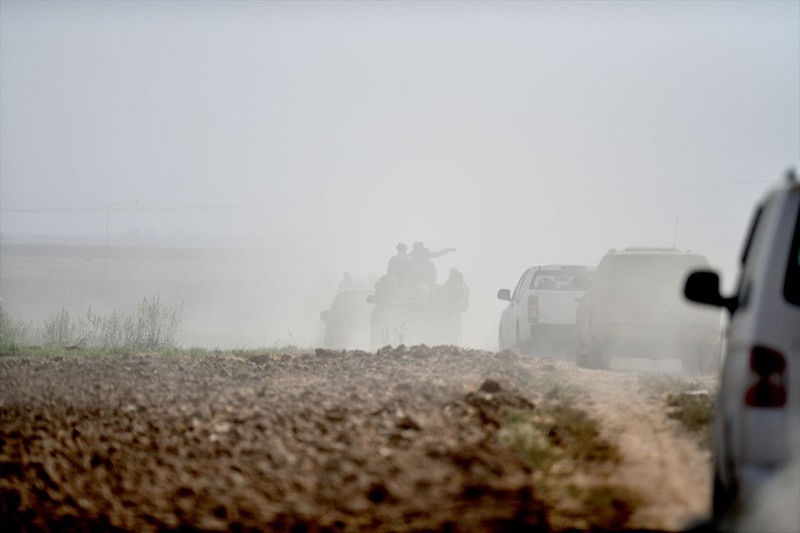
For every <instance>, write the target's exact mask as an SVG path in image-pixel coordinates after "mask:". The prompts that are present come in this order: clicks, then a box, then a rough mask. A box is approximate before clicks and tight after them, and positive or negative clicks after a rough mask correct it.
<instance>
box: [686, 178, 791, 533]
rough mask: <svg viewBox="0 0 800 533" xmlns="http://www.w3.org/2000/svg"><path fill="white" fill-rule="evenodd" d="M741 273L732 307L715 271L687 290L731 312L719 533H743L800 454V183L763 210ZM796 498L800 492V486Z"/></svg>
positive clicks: (719, 417) (721, 407) (717, 486)
mask: <svg viewBox="0 0 800 533" xmlns="http://www.w3.org/2000/svg"><path fill="white" fill-rule="evenodd" d="M791 175H792V174H790V176H791ZM740 269H741V272H740V277H739V284H738V290H737V294H736V295H735V296H733V297H730V298H723V297H722V296H720V295H719V279H718V277H717V278H716V279H715V277H716V274H714V273H713V272H699V273H695V274H693V275H692V276H690V278H689V279H687V283H686V295H687V297H689V298H690V299H693V300H695V301H698V302H701V303H708V304H712V305H720V306H724V307H727V308H728V309H729V310H730V311H731V316H730V321H729V326H728V328H727V343H726V344H727V346H726V349H725V357H724V360H723V365H722V372H721V376H720V386H719V392H718V396H717V401H716V403H715V412H714V426H713V451H714V467H715V481H714V502H713V503H714V516H715V520H716V521H717V525H718V527H719V528H720V529H722V530H734V531H735V530H739V529H740V527H739V526H738V525H737V524H740V523H744V522H742V521H743V520H746V519H747V517H748V516H750V515H751V511H752V512H754V511H755V510H753V509H748V507H750V506H752V505H753V503H752V502H755V501H760V498H759V493H760V492H761V489H762V487H763V486H764V483H765V482H768V481H770V480H771V479H774V478H775V477H776V476H777V475H779V473H780V471H781V470H782V469H783V468H784V467H786V466H787V465H789V464H790V462H791V461H792V460H794V461H797V459H798V457H797V456H798V455H800V183H798V182H797V178H796V174H794V178H793V179H792V178H791V177H790V178H789V179H787V182H786V183H785V184H784V185H783V186H781V187H778V188H777V189H776V190H774V191H772V192H770V193H769V194H768V195H767V196H766V198H765V199H764V200H763V201H762V202H761V203H760V204H759V205H758V206H757V208H756V211H755V215H754V217H753V223H752V225H751V229H750V231H749V234H748V236H747V239H746V242H745V247H744V250H743V253H742V257H741V266H740ZM693 282H694V283H693ZM795 483H796V484H800V479H796V480H795ZM787 490H788V491H793V493H797V492H798V491H797V486H796V485H795V486H793V487H787ZM797 507H798V505H797V502H796V501H794V502H793V503H792V504H790V505H788V506H786V507H785V508H784V509H785V512H787V513H791V512H793V510H796V509H797ZM795 525H797V524H795ZM764 526H765V527H766V524H764Z"/></svg>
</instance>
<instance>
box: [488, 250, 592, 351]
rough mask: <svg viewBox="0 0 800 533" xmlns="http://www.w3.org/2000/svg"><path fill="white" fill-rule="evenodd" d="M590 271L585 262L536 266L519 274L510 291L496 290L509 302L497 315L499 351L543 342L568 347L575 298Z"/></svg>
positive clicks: (573, 334) (572, 337)
mask: <svg viewBox="0 0 800 533" xmlns="http://www.w3.org/2000/svg"><path fill="white" fill-rule="evenodd" d="M593 272H594V267H592V266H586V265H536V266H532V267H530V268H528V269H527V270H525V272H523V273H522V276H520V279H519V281H518V282H517V286H516V288H515V289H514V292H513V293H511V291H509V290H507V289H501V290H500V291H498V293H497V297H498V298H499V299H501V300H505V301H508V305H507V306H506V308H505V309H504V310H503V313H502V315H501V317H500V329H499V332H498V340H499V348H500V350H506V349H509V348H520V349H529V348H532V347H534V345H542V344H545V345H550V346H552V345H557V346H560V347H565V346H566V345H568V346H569V348H570V349H571V348H572V347H573V345H574V342H575V340H576V338H577V337H576V332H575V327H576V315H577V308H578V300H580V298H581V297H582V296H583V294H584V292H586V288H587V287H588V285H589V281H590V280H591V277H592V274H593Z"/></svg>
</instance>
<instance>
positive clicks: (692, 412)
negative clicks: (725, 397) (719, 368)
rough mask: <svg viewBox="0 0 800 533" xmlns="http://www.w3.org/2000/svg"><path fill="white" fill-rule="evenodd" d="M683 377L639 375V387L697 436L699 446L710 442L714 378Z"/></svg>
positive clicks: (671, 416) (668, 414)
mask: <svg viewBox="0 0 800 533" xmlns="http://www.w3.org/2000/svg"><path fill="white" fill-rule="evenodd" d="M710 379H712V378H708V379H706V380H704V381H701V380H696V379H687V378H684V377H680V376H655V375H654V376H642V377H641V378H640V384H641V386H642V389H643V390H644V391H646V392H648V393H649V394H651V395H655V396H657V397H659V398H660V399H661V400H662V401H663V402H664V404H665V406H666V408H667V416H669V417H670V418H672V419H673V420H677V421H678V422H680V424H681V426H682V427H683V429H685V430H686V431H687V432H688V433H690V434H691V435H694V436H695V437H697V438H698V439H699V440H700V442H701V443H702V444H703V446H705V447H708V446H709V445H710V438H711V437H710V431H711V429H710V427H711V413H712V409H713V405H714V394H715V392H716V390H715V385H714V383H715V381H713V382H712V381H709V380H710Z"/></svg>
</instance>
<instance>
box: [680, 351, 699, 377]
mask: <svg viewBox="0 0 800 533" xmlns="http://www.w3.org/2000/svg"><path fill="white" fill-rule="evenodd" d="M700 357H701V356H700V354H698V353H697V352H695V351H690V352H689V353H688V354H684V355H683V357H681V371H682V372H683V373H684V374H686V375H688V376H696V375H698V374H699V373H700Z"/></svg>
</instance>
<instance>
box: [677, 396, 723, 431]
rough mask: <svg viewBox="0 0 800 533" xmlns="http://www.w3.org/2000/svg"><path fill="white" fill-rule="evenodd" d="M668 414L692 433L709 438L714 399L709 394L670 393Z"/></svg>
mask: <svg viewBox="0 0 800 533" xmlns="http://www.w3.org/2000/svg"><path fill="white" fill-rule="evenodd" d="M666 404H667V407H668V411H667V414H668V416H669V417H670V418H673V419H675V420H677V421H678V422H680V423H681V425H682V426H683V427H684V428H686V429H687V430H688V431H689V432H690V433H692V434H694V435H697V436H699V437H701V438H703V439H708V432H709V426H710V424H711V411H712V407H713V401H712V399H711V396H710V395H709V394H686V393H679V394H669V395H667V397H666Z"/></svg>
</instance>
